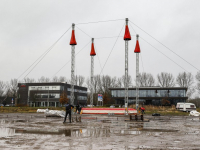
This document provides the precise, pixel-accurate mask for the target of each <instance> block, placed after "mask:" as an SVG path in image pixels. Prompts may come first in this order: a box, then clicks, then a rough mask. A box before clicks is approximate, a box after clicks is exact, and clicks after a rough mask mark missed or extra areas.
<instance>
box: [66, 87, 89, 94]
mask: <svg viewBox="0 0 200 150" xmlns="http://www.w3.org/2000/svg"><path fill="white" fill-rule="evenodd" d="M67 91H71V88H67ZM74 92H79V93H87V91H83V90H79V89H74Z"/></svg>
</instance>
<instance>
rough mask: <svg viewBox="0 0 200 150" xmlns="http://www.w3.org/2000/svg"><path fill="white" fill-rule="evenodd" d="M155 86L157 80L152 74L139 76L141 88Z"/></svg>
mask: <svg viewBox="0 0 200 150" xmlns="http://www.w3.org/2000/svg"><path fill="white" fill-rule="evenodd" d="M154 85H155V79H154V77H153V75H152V74H150V73H146V72H144V73H142V74H139V86H140V87H147V86H150V87H151V86H154Z"/></svg>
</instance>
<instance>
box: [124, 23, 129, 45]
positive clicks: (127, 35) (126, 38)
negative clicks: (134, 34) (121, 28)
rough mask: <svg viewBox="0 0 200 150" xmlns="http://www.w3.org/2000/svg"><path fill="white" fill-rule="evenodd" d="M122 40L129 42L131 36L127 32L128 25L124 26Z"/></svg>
mask: <svg viewBox="0 0 200 150" xmlns="http://www.w3.org/2000/svg"><path fill="white" fill-rule="evenodd" d="M124 40H127V41H129V40H131V34H130V32H129V28H128V25H126V28H125V33H124Z"/></svg>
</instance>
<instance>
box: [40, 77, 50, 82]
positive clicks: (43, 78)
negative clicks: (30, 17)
mask: <svg viewBox="0 0 200 150" xmlns="http://www.w3.org/2000/svg"><path fill="white" fill-rule="evenodd" d="M38 82H40V83H42V82H44V83H48V82H50V79H49V78H48V77H44V76H42V77H40V78H39V79H38Z"/></svg>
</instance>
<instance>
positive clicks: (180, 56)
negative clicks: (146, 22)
mask: <svg viewBox="0 0 200 150" xmlns="http://www.w3.org/2000/svg"><path fill="white" fill-rule="evenodd" d="M130 22H131V23H132V24H134V23H133V22H132V21H130ZM134 25H135V26H136V27H138V28H139V29H140V30H142V31H143V32H144V33H146V34H147V35H149V36H150V37H151V38H153V39H154V40H155V41H157V42H158V43H160V44H161V45H162V46H164V47H165V48H167V49H168V50H170V51H171V52H172V53H174V54H175V55H176V56H178V57H179V58H181V59H182V60H184V61H185V62H187V63H188V64H189V65H191V66H192V67H193V68H195V69H197V70H198V71H200V70H199V69H198V68H196V67H195V66H194V65H192V64H191V63H189V62H188V61H187V60H185V59H184V58H183V57H181V56H180V55H178V54H176V53H175V52H174V51H172V50H171V49H170V48H168V47H167V46H165V45H164V44H162V43H161V42H160V41H158V40H157V39H156V38H154V37H153V36H151V35H150V34H149V33H147V32H146V31H144V30H143V29H141V28H140V27H139V26H137V25H136V24H134Z"/></svg>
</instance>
